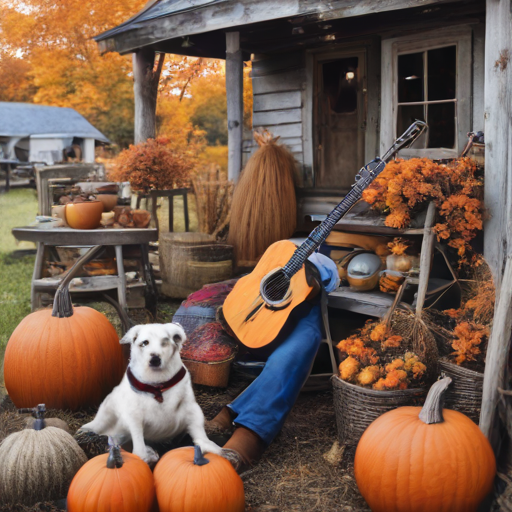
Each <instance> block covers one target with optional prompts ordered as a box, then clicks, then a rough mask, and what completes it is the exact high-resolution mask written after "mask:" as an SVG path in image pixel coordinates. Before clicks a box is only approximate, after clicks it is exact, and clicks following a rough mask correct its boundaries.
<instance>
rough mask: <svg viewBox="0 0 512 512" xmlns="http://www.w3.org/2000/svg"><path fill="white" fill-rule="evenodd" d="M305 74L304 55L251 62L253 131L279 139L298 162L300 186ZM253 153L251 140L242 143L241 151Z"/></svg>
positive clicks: (302, 159) (262, 58) (293, 54)
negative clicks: (263, 132) (258, 130)
mask: <svg viewBox="0 0 512 512" xmlns="http://www.w3.org/2000/svg"><path fill="white" fill-rule="evenodd" d="M305 81H306V71H305V67H304V58H303V52H295V53H292V54H289V53H288V54H283V55H274V56H272V57H270V58H269V57H266V56H258V55H257V56H255V57H254V59H253V62H252V87H253V128H254V129H255V130H257V129H258V128H267V129H268V130H270V131H271V132H272V133H273V134H274V135H276V136H279V137H280V142H282V143H283V144H285V145H286V146H287V147H288V148H289V149H290V151H291V152H292V153H293V156H294V157H295V159H296V160H297V162H298V164H299V167H298V176H297V178H298V182H299V184H300V185H302V183H303V169H302V165H303V162H304V149H303V143H302V107H303V91H304V89H305ZM255 150H256V143H255V142H254V140H249V141H245V145H244V151H245V152H246V153H249V154H250V153H252V152H254V151H255Z"/></svg>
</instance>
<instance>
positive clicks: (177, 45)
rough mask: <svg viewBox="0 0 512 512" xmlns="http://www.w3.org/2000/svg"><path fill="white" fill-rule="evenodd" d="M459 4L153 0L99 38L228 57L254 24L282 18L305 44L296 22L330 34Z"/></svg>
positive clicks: (112, 45) (116, 45) (108, 47)
mask: <svg viewBox="0 0 512 512" xmlns="http://www.w3.org/2000/svg"><path fill="white" fill-rule="evenodd" d="M460 2H462V0H451V1H447V0H380V1H379V2H376V1H374V0H360V1H358V2H354V1H353V0H332V1H330V2H324V1H317V0H281V1H280V2H276V1H275V0H150V1H149V2H148V3H147V4H146V6H145V7H144V8H143V9H142V10H141V11H140V12H139V13H137V14H136V15H135V16H133V17H132V18H130V19H129V20H128V21H126V22H125V23H122V24H121V25H118V26H117V27H114V28H113V29H111V30H108V31H107V32H104V33H102V34H100V35H98V36H96V37H95V38H94V39H95V41H96V42H97V43H98V44H99V47H100V50H101V51H102V52H109V51H116V52H119V53H129V52H133V51H135V50H137V49H139V48H142V47H147V46H151V47H153V48H154V49H155V50H156V51H164V52H168V53H177V54H182V55H193V56H200V57H201V56H202V57H212V58H225V55H226V54H225V51H226V48H225V36H224V32H227V31H232V30H240V29H241V27H246V28H249V27H248V26H249V25H252V26H255V27H258V25H259V26H260V27H261V25H262V24H267V23H268V22H273V21H279V20H280V21H281V22H285V23H286V24H287V26H288V30H287V31H286V34H285V35H286V36H287V37H289V38H291V39H293V40H295V41H298V44H300V39H301V38H300V37H296V36H300V35H302V34H303V32H301V31H300V30H297V31H292V29H293V27H294V26H298V25H311V24H314V25H315V27H317V30H318V31H319V32H320V33H323V37H328V36H329V35H330V34H329V33H328V30H329V29H330V28H331V26H330V23H331V22H332V21H333V20H340V19H345V18H354V17H361V16H367V15H372V14H379V13H384V12H388V13H391V12H393V11H398V10H404V9H411V8H417V9H419V10H420V12H425V14H428V13H429V12H430V11H431V10H432V9H431V8H430V7H431V6H433V5H435V4H443V5H445V4H452V5H453V4H455V3H460ZM290 24H291V25H290ZM281 34H282V31H281ZM282 35H283V34H282ZM190 36H194V39H193V41H190V40H189V39H188V38H189V37H190ZM242 49H243V50H245V52H246V54H247V52H250V51H251V49H250V48H243V46H242Z"/></svg>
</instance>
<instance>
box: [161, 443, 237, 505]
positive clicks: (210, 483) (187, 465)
mask: <svg viewBox="0 0 512 512" xmlns="http://www.w3.org/2000/svg"><path fill="white" fill-rule="evenodd" d="M154 476H155V488H156V496H157V500H158V507H159V510H160V512H188V511H191V510H200V511H201V512H219V511H220V510H222V512H244V510H245V494H244V484H243V482H242V480H241V478H240V477H239V476H238V474H237V473H236V471H235V470H234V469H233V466H232V465H231V463H230V462H228V461H227V460H226V459H224V458H223V457H220V456H219V455H215V454H213V453H209V454H208V458H205V457H203V454H202V453H201V449H200V448H199V446H195V447H194V448H192V447H187V448H177V449H176V450H171V451H170V452H167V453H166V454H165V455H164V456H163V457H162V458H161V459H160V460H159V461H158V463H157V465H156V467H155V471H154Z"/></svg>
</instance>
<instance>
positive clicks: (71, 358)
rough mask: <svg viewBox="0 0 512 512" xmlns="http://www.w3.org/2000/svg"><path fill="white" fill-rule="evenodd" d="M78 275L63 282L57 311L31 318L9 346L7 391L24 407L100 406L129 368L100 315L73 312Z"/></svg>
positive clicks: (85, 309)
mask: <svg viewBox="0 0 512 512" xmlns="http://www.w3.org/2000/svg"><path fill="white" fill-rule="evenodd" d="M72 277H73V272H70V273H69V274H68V275H67V276H66V278H64V279H63V281H62V283H61V285H60V286H59V289H58V290H57V293H56V294H55V299H54V303H53V310H50V309H44V310H40V311H36V312H34V313H31V314H30V315H28V316H27V317H25V318H24V319H23V320H22V321H21V323H20V324H19V325H18V327H16V329H15V330H14V332H13V333H12V335H11V337H10V339H9V341H8V343H7V348H6V351H5V358H4V380H5V387H6V388H7V391H8V393H9V396H10V397H11V399H12V401H13V402H14V404H15V405H16V407H18V408H20V407H35V406H36V405H37V404H40V403H44V404H46V406H47V407H48V408H52V409H71V410H76V409H78V408H81V407H86V406H95V405H99V404H100V403H101V401H102V400H103V398H105V396H106V395H107V394H108V393H109V392H110V391H111V390H112V388H113V387H114V386H116V385H117V384H119V382H120V381H121V378H122V376H123V373H124V366H125V365H124V359H123V353H122V349H121V345H120V344H119V337H118V335H117V333H116V330H115V329H114V327H113V326H112V324H111V323H110V322H109V321H108V319H107V317H106V316H105V315H102V314H101V313H99V312H98V311H96V310H94V309H92V308H88V307H77V308H73V306H72V304H71V297H70V295H69V290H68V286H69V282H70V281H71V278H72Z"/></svg>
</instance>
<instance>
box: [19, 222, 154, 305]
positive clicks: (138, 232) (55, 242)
mask: <svg viewBox="0 0 512 512" xmlns="http://www.w3.org/2000/svg"><path fill="white" fill-rule="evenodd" d="M12 234H13V235H14V237H15V238H16V239H17V240H24V241H27V242H34V243H35V244H36V246H37V253H36V261H35V265H34V273H33V275H32V287H31V305H32V311H34V310H36V309H37V308H39V307H41V293H45V292H46V293H48V292H51V291H52V290H53V291H54V290H56V289H57V287H58V285H59V283H60V279H59V278H58V277H57V278H55V279H48V278H46V279H45V278H43V277H42V276H43V265H44V248H45V246H74V247H88V246H95V245H100V246H114V247H115V252H116V262H117V276H98V277H89V278H84V279H87V283H86V286H84V288H83V289H80V287H75V288H72V287H71V288H70V291H71V292H73V291H76V292H79V291H84V292H87V291H106V290H111V289H117V294H118V301H119V304H120V306H121V307H122V308H123V309H126V288H127V284H126V276H125V272H124V264H123V245H138V246H140V250H141V255H142V273H143V277H144V281H145V285H146V307H147V309H149V310H150V311H151V312H152V313H153V314H155V313H156V302H157V290H156V284H155V279H154V277H153V272H152V269H151V265H150V263H149V257H148V245H149V242H154V241H156V240H158V234H157V230H156V229H139V228H126V229H109V228H107V229H72V228H53V229H37V228H33V227H21V228H14V229H13V230H12ZM94 284H95V285H94Z"/></svg>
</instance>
